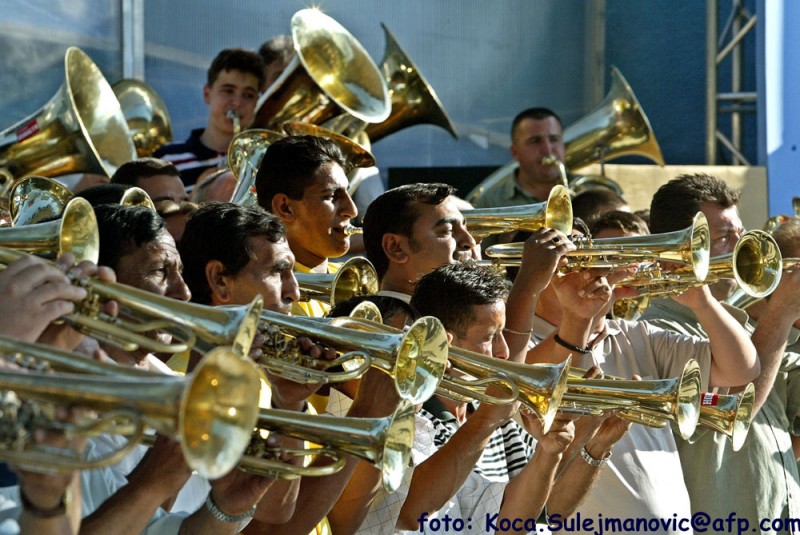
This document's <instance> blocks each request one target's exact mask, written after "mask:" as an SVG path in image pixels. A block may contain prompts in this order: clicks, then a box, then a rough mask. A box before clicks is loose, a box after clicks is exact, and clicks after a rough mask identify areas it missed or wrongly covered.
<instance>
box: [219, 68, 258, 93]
mask: <svg viewBox="0 0 800 535" xmlns="http://www.w3.org/2000/svg"><path fill="white" fill-rule="evenodd" d="M223 85H233V86H236V87H250V88H252V89H258V78H257V77H256V76H255V75H254V74H251V73H249V72H243V71H240V70H237V69H227V70H224V71H220V72H219V74H217V79H216V80H214V84H213V85H212V86H211V87H212V88H215V87H222V86H223Z"/></svg>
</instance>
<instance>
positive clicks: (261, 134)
mask: <svg viewBox="0 0 800 535" xmlns="http://www.w3.org/2000/svg"><path fill="white" fill-rule="evenodd" d="M284 137H286V136H285V135H283V134H282V133H280V132H273V131H272V130H264V129H260V128H252V129H250V130H245V131H244V132H241V133H239V134H236V135H235V136H233V139H231V142H230V145H228V167H229V168H230V170H231V171H233V175H234V177H236V186H235V187H234V189H233V194H232V195H231V202H232V203H234V204H238V205H241V206H256V205H257V204H258V199H257V196H256V175H257V174H258V168H259V166H260V165H261V160H263V159H264V154H265V153H266V152H267V148H268V147H269V146H270V145H271V144H272V143H275V142H276V141H277V140H279V139H283V138H284Z"/></svg>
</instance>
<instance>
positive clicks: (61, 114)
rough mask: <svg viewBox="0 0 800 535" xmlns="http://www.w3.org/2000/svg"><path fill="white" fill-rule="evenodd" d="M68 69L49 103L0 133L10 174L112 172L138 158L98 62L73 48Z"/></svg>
mask: <svg viewBox="0 0 800 535" xmlns="http://www.w3.org/2000/svg"><path fill="white" fill-rule="evenodd" d="M64 70H65V81H64V84H63V85H62V86H61V88H60V89H59V90H58V91H57V92H56V94H55V96H53V98H52V99H50V101H49V102H48V103H47V104H45V105H44V106H43V107H42V108H40V109H39V111H37V112H36V113H34V114H33V115H31V116H30V117H28V118H26V119H23V120H22V121H20V122H19V123H17V124H15V125H13V126H11V127H9V128H7V129H5V130H3V131H2V132H0V168H2V169H5V170H6V171H7V173H8V174H10V175H11V176H14V177H22V176H24V175H29V174H33V175H42V176H58V175H63V174H67V173H79V172H89V173H97V174H101V175H106V176H111V175H112V174H113V173H114V171H115V170H116V169H117V167H119V166H120V165H122V164H123V163H125V162H128V161H130V160H133V159H134V158H136V150H135V149H134V146H133V141H132V140H131V133H130V130H128V125H127V123H126V122H125V117H124V116H123V114H122V110H121V108H120V104H119V101H118V100H117V97H116V96H115V95H114V91H113V90H112V89H111V86H110V85H108V82H107V81H106V80H105V78H104V77H103V75H102V73H101V72H100V69H99V68H98V67H97V65H95V64H94V63H93V62H92V60H91V59H89V56H87V55H86V54H85V53H83V52H82V51H81V50H80V49H78V48H75V47H70V48H69V49H67V53H66V55H65V57H64Z"/></svg>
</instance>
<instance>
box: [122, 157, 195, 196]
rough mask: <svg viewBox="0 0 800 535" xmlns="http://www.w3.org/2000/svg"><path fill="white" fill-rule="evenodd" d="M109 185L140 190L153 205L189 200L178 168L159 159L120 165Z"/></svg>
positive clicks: (140, 160)
mask: <svg viewBox="0 0 800 535" xmlns="http://www.w3.org/2000/svg"><path fill="white" fill-rule="evenodd" d="M111 183H112V184H125V185H128V186H135V187H137V188H142V189H143V190H144V191H145V192H147V194H148V195H149V196H150V199H151V200H152V201H153V202H154V203H155V202H158V201H162V200H170V201H173V202H176V203H179V202H181V201H187V200H189V197H188V195H186V190H185V189H184V187H183V182H181V174H180V172H179V171H178V168H177V167H175V165H174V164H173V163H172V162H168V161H166V160H161V159H159V158H138V159H136V160H132V161H130V162H126V163H124V164H122V165H120V166H119V168H118V169H117V170H116V172H115V173H114V174H113V175H112V177H111Z"/></svg>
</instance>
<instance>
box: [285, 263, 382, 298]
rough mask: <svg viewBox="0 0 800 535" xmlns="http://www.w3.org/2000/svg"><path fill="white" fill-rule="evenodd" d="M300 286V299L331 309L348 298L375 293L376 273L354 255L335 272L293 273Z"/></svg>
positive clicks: (376, 291)
mask: <svg viewBox="0 0 800 535" xmlns="http://www.w3.org/2000/svg"><path fill="white" fill-rule="evenodd" d="M294 275H295V277H297V284H299V285H300V300H301V301H310V300H311V299H317V300H319V301H324V302H326V303H329V304H330V305H331V306H335V305H336V304H337V303H341V302H342V301H347V300H348V299H350V298H352V297H359V296H362V295H375V294H376V293H378V289H379V285H378V274H377V272H376V271H375V267H374V266H373V265H372V263H371V262H370V261H369V260H367V259H366V258H364V257H363V256H356V257H353V258H351V259H350V260H348V261H347V262H345V263H344V264H342V266H341V267H340V268H339V271H337V272H336V273H295V274H294Z"/></svg>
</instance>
